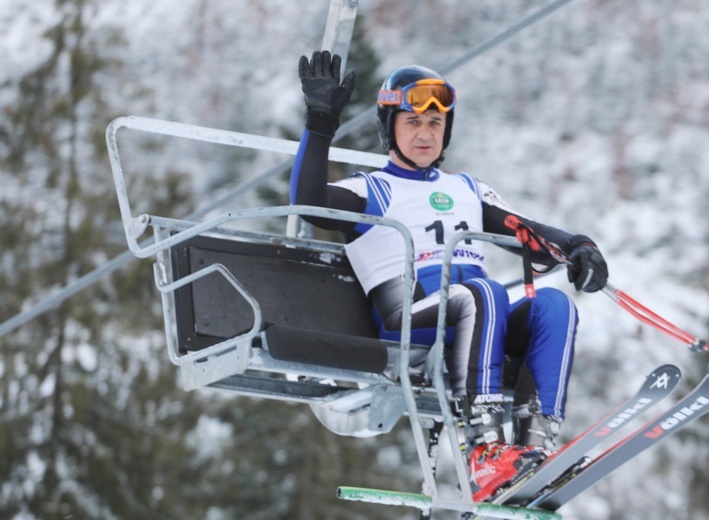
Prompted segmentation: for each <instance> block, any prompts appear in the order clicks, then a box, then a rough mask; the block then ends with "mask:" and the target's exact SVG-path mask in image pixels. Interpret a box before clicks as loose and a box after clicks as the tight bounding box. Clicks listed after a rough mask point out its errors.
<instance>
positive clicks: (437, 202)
mask: <svg viewBox="0 0 709 520" xmlns="http://www.w3.org/2000/svg"><path fill="white" fill-rule="evenodd" d="M428 201H429V202H430V203H431V206H433V208H434V209H436V210H438V211H448V210H450V209H451V208H452V207H453V198H452V197H451V196H450V195H446V194H445V193H443V192H440V191H434V192H433V193H431V196H430V197H429V198H428Z"/></svg>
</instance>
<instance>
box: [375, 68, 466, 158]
mask: <svg viewBox="0 0 709 520" xmlns="http://www.w3.org/2000/svg"><path fill="white" fill-rule="evenodd" d="M426 79H437V80H443V81H445V79H444V78H443V76H441V75H440V74H438V73H437V72H436V71H434V70H431V69H429V68H426V67H421V66H420V65H407V66H404V67H399V68H397V69H394V70H393V71H392V72H391V73H390V74H389V76H387V78H386V79H385V80H384V83H382V87H381V91H396V90H400V89H402V88H404V87H406V86H408V85H411V84H413V83H416V82H417V81H420V80H426ZM404 110H406V109H404V108H402V107H400V106H397V105H389V104H382V103H377V128H378V130H379V140H380V141H381V143H382V147H383V148H384V150H385V151H387V152H388V151H389V150H394V151H395V152H396V154H397V155H398V156H399V157H401V158H402V159H403V160H405V161H407V162H408V159H406V158H405V157H403V156H402V154H401V152H400V151H399V147H398V146H397V144H396V136H395V135H394V114H395V113H396V112H402V111H404ZM454 110H455V109H454V108H451V109H450V110H449V111H448V112H446V114H447V117H446V128H445V131H444V134H443V149H442V150H441V157H440V158H439V159H438V160H437V161H436V162H435V163H434V164H433V165H432V166H437V165H438V164H440V163H441V162H442V161H443V153H442V152H443V150H445V149H446V148H447V147H448V144H449V143H450V140H451V128H452V127H453V113H454Z"/></svg>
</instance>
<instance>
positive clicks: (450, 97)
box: [377, 79, 456, 114]
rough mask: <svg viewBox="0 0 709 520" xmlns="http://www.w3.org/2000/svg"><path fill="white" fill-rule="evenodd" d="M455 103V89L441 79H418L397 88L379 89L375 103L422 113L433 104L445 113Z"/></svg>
mask: <svg viewBox="0 0 709 520" xmlns="http://www.w3.org/2000/svg"><path fill="white" fill-rule="evenodd" d="M455 103H456V96H455V89H454V88H453V87H452V86H451V85H450V84H449V83H446V82H445V81H443V80H442V79H420V80H418V81H416V82H414V83H411V84H410V85H406V86H405V87H403V88H401V89H397V90H384V89H382V90H380V91H379V96H378V97H377V104H378V105H382V106H398V107H400V108H401V109H402V110H406V111H407V112H413V113H415V114H423V113H424V112H425V111H426V110H428V109H429V108H431V105H435V106H436V107H437V108H438V111H439V112H441V113H446V112H448V111H449V110H451V109H452V108H453V107H454V106H455Z"/></svg>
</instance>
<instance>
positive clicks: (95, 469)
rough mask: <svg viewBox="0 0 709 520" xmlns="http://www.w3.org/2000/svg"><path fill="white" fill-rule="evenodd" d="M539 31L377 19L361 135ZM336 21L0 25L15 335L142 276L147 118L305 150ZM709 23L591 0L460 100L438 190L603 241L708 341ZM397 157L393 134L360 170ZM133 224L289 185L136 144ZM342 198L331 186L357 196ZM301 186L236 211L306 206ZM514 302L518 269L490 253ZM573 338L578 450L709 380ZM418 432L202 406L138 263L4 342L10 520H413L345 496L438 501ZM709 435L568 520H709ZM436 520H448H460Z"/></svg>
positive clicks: (410, 14) (94, 3) (1, 381)
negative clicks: (387, 107)
mask: <svg viewBox="0 0 709 520" xmlns="http://www.w3.org/2000/svg"><path fill="white" fill-rule="evenodd" d="M543 5H545V3H544V2H542V1H539V0H535V1H529V0H525V1H522V0H505V1H500V0H477V1H475V2H472V1H458V0H445V1H443V0H438V1H422V2H415V3H414V2H401V1H394V0H365V1H362V2H361V5H360V7H359V16H358V19H357V23H356V26H355V34H354V39H353V43H352V47H351V50H350V55H349V59H348V69H349V70H351V69H356V70H357V72H358V76H359V80H358V85H357V91H356V93H355V96H354V98H353V100H352V103H351V105H350V106H349V107H348V109H347V111H346V112H345V119H348V118H351V117H353V116H354V115H356V114H357V113H359V112H361V111H362V110H364V109H366V108H368V107H370V106H371V105H372V103H373V102H374V99H375V96H376V91H377V88H378V85H379V84H380V83H381V81H382V79H383V77H384V76H385V75H386V73H387V72H388V71H389V70H391V69H392V68H393V67H396V66H400V65H404V64H409V63H418V64H422V65H426V66H429V67H433V68H437V67H441V66H443V65H445V64H447V63H449V62H450V61H451V60H453V59H454V58H456V57H458V56H460V55H462V54H463V53H465V52H466V51H467V50H469V49H470V48H471V47H473V46H474V45H476V44H478V43H480V42H482V41H484V40H485V39H487V38H489V37H491V36H493V35H495V34H497V33H499V32H501V31H503V30H504V29H506V28H508V27H509V26H510V25H512V24H513V23H515V22H517V21H518V20H520V19H521V18H523V17H524V16H526V15H527V14H529V13H530V12H532V11H534V10H535V9H538V8H540V7H542V6H543ZM328 7H329V2H327V1H326V0H319V1H317V2H315V1H314V2H292V1H286V0H266V1H262V2H248V1H245V0H236V1H234V0H232V1H226V0H186V1H183V2H179V3H176V2H170V1H168V0H155V1H152V2H144V1H139V0H101V1H98V0H33V1H32V2H26V1H24V0H3V2H2V3H0V266H1V267H2V268H1V269H0V324H3V323H4V324H7V323H10V321H9V320H13V319H15V318H16V317H17V316H21V315H22V313H26V312H28V311H31V310H32V309H34V308H36V306H37V305H39V304H41V303H42V302H43V301H45V299H46V298H47V297H51V296H52V295H56V294H57V293H58V291H60V290H61V289H62V288H64V287H67V286H72V284H74V283H76V281H77V280H79V279H81V277H82V276H85V275H87V274H88V273H91V272H94V270H96V269H98V268H101V267H102V266H105V265H106V264H107V262H109V261H111V260H112V259H114V258H116V257H118V256H119V255H121V254H123V253H124V252H125V250H126V245H125V239H124V236H123V229H122V226H121V222H120V217H119V212H118V205H117V202H116V197H115V193H114V188H113V183H112V179H111V173H110V167H109V162H108V158H107V154H106V145H105V139H104V132H105V129H106V126H107V125H108V123H109V122H110V121H111V120H112V119H114V118H115V117H118V116H123V115H138V116H144V117H151V118H157V119H164V120H171V121H177V122H181V123H189V124H196V125H201V126H207V127H213V128H220V129H225V130H234V131H241V132H247V133H253V134H258V135H266V136H271V137H281V138H288V139H296V140H297V139H298V138H299V135H300V132H301V130H302V121H303V119H302V116H303V103H302V94H301V92H300V85H299V80H298V76H297V61H298V58H299V57H300V55H301V54H306V55H308V54H310V52H312V50H314V49H317V48H318V47H319V45H320V42H321V41H322V35H323V31H324V28H325V21H326V16H327V10H328ZM707 26H709V5H708V4H707V3H706V2H696V1H694V0H674V1H670V0H622V1H620V0H575V1H572V2H570V3H569V4H568V5H566V6H564V7H563V8H562V9H560V10H559V11H558V12H556V13H554V14H553V15H551V16H549V17H548V18H546V19H544V20H542V21H540V22H538V23H536V24H534V25H533V26H531V27H528V28H526V29H525V30H524V31H522V32H521V33H520V34H518V35H517V36H515V37H514V38H512V39H511V40H510V41H508V42H505V43H503V44H501V45H499V46H497V47H495V48H493V49H491V50H489V51H487V52H486V53H484V54H483V55H481V56H479V57H477V58H475V59H474V60H472V61H469V62H467V63H465V64H464V65H462V66H460V67H458V68H456V69H455V70H453V71H452V72H450V73H449V74H448V75H447V79H448V80H449V81H450V82H451V83H452V84H454V85H455V87H456V88H457V91H458V96H459V106H458V107H457V108H456V120H455V130H454V138H453V140H452V144H451V147H450V149H449V152H448V153H447V159H446V162H445V163H444V168H445V169H446V170H448V171H455V170H457V169H462V170H465V171H470V172H472V173H473V174H474V175H476V176H478V177H479V178H481V179H483V180H485V181H486V182H488V183H490V184H492V185H493V186H494V187H495V188H496V189H497V190H498V191H499V192H500V193H502V194H503V196H504V197H505V198H506V200H507V202H509V203H510V204H511V205H512V206H513V207H515V208H517V209H519V210H520V211H523V212H524V213H526V214H528V215H530V216H532V217H535V218H538V219H539V220H541V221H543V222H545V223H549V224H552V225H557V226H559V227H563V228H565V229H568V230H571V231H575V232H583V233H585V234H588V235H590V236H591V237H593V238H594V239H595V240H596V241H597V242H598V244H599V245H600V247H601V249H602V250H603V251H604V253H605V255H606V257H607V260H608V262H609V265H610V272H611V280H612V281H613V282H614V283H615V284H616V285H617V286H619V287H621V288H622V289H624V290H626V291H627V292H629V293H630V294H632V295H634V296H635V297H637V298H638V299H639V300H640V301H642V302H644V303H646V304H648V305H649V306H650V307H652V308H653V309H655V310H656V311H658V312H659V313H660V314H662V315H664V316H666V317H667V318H669V319H670V320H671V321H674V322H676V323H677V324H679V325H680V326H682V327H683V328H686V329H688V330H691V331H692V332H693V333H695V334H697V335H699V336H704V337H707V336H708V335H709V334H707V330H708V329H709V223H708V222H709V221H708V219H707V215H706V208H707V200H708V197H709V166H708V165H709V133H708V130H709V60H707V59H706V57H707V56H708V55H709V33H708V32H707V31H706V27H707ZM341 145H343V146H348V147H352V148H356V149H360V150H369V151H377V152H379V151H380V148H379V147H378V141H377V138H376V130H375V126H374V123H373V121H372V123H371V124H370V125H369V126H367V127H366V128H365V129H364V130H363V131H362V132H361V135H359V136H357V138H356V139H355V138H350V139H348V141H347V143H341ZM124 153H125V155H126V156H127V157H128V159H127V160H128V164H129V168H128V170H127V171H128V172H129V174H130V177H129V189H130V191H131V193H132V194H134V195H135V196H136V198H137V199H138V200H139V202H138V206H139V207H138V208H136V212H140V211H147V210H150V211H151V212H153V213H157V214H162V215H169V216H175V217H182V216H185V215H187V214H189V213H190V212H192V211H195V210H202V209H204V208H210V209H214V210H217V209H222V210H223V209H227V206H225V207H224V208H213V207H211V206H213V205H214V203H213V201H215V200H217V199H219V198H220V196H222V195H223V194H224V193H229V192H230V191H233V190H234V189H235V187H238V186H239V185H240V183H244V182H246V181H249V180H253V179H254V178H257V177H258V176H259V174H260V173H262V172H263V171H264V170H266V169H267V168H268V167H269V166H271V165H273V164H275V163H276V162H277V161H280V160H282V159H283V158H282V157H273V156H272V155H269V154H265V153H256V152H253V151H243V150H235V149H226V150H224V149H215V148H213V147H211V146H206V145H203V146H197V145H191V144H186V143H185V142H184V141H176V140H174V139H173V140H170V139H161V138H157V137H150V138H146V137H145V136H140V137H130V138H127V139H126V141H125V152H124ZM346 173H347V172H346V171H344V170H343V171H338V173H337V175H345V174H346ZM286 195H287V172H286V173H284V174H283V175H282V176H280V177H278V178H273V179H270V180H269V181H268V182H267V183H264V184H262V185H260V187H259V188H258V189H256V190H249V191H242V192H238V195H235V196H234V198H233V200H230V201H229V204H228V207H245V206H255V205H263V204H267V205H270V204H281V203H285V202H286V200H287V198H286ZM493 259H494V260H495V261H494V262H493V274H494V276H495V277H496V278H499V279H503V280H504V279H509V278H513V277H517V276H518V275H519V264H518V263H517V262H515V261H510V260H509V259H508V257H507V256H506V255H503V254H500V256H499V257H498V256H496V255H495V254H493ZM543 283H545V284H548V285H553V286H556V287H559V288H563V289H564V290H565V291H568V293H569V294H570V295H571V296H572V297H573V298H574V300H575V301H576V303H577V305H578V307H579V310H580V314H581V323H580V327H579V338H578V342H577V358H576V362H575V365H574V372H573V377H572V382H571V386H570V397H569V408H568V419H567V421H566V423H565V427H564V436H565V438H566V439H568V438H569V437H570V436H572V435H573V434H575V433H578V432H580V431H581V430H582V429H583V427H584V426H585V425H587V424H589V422H590V421H591V420H593V419H594V418H596V417H598V416H599V415H600V414H601V413H603V411H604V410H606V409H607V408H608V407H609V406H611V405H612V404H615V403H618V402H620V401H621V400H622V399H624V398H625V397H626V396H627V395H628V394H629V393H630V392H632V391H633V390H634V389H635V387H637V386H638V384H639V383H640V381H641V380H642V378H643V377H644V375H645V374H646V373H648V372H649V371H650V370H652V368H654V367H655V366H657V365H659V364H662V363H668V362H672V363H676V364H677V365H678V366H679V367H680V368H681V369H682V371H683V373H684V382H683V384H682V387H681V389H680V392H678V393H683V392H686V390H687V389H688V388H689V387H690V386H691V385H692V384H693V383H696V382H697V381H698V380H699V379H700V378H701V377H703V375H704V374H706V373H707V371H708V369H709V361H708V360H707V359H708V358H707V356H706V355H704V356H702V355H699V354H693V353H690V352H688V351H687V350H686V349H684V347H682V346H681V344H679V343H677V342H675V341H674V340H672V339H670V338H668V337H666V336H664V335H661V334H660V333H658V332H656V331H654V330H652V329H648V328H647V327H644V326H641V325H639V324H638V323H637V322H636V321H634V320H633V319H632V318H631V317H630V316H629V315H627V314H624V313H622V312H621V311H620V310H619V309H618V308H617V307H616V306H614V305H613V304H612V302H610V300H608V299H607V298H605V297H604V296H602V295H587V294H578V293H575V292H574V291H573V289H572V288H570V287H569V286H568V284H567V283H566V280H565V275H563V274H560V275H553V276H551V277H549V278H548V279H546V280H545V281H544V282H543ZM406 426H407V425H406V422H405V421H402V424H401V425H400V427H398V428H397V429H396V430H395V431H394V432H393V433H391V434H389V435H385V436H380V437H376V438H373V439H350V438H342V437H337V436H335V435H334V434H331V433H330V432H328V431H327V430H325V429H324V428H323V427H322V426H320V425H319V423H317V421H316V420H315V419H314V418H313V416H312V415H311V414H310V412H309V410H308V409H307V408H306V407H303V406H296V405H287V404H283V403H278V402H272V401H256V400H251V399H246V398H235V397H233V396H230V395H228V394H222V393H216V392H213V391H196V392H184V391H183V390H182V389H181V388H180V383H179V380H178V374H177V371H176V370H175V368H174V367H173V366H172V365H171V364H170V363H169V361H168V358H167V354H166V352H165V340H164V332H163V328H162V315H161V308H160V304H159V297H158V293H157V291H156V289H155V287H154V284H153V280H152V270H151V267H150V262H149V261H138V260H134V261H131V262H128V263H126V264H125V265H123V266H122V267H121V268H120V269H117V270H115V271H113V272H112V273H111V274H110V275H107V276H105V277H103V278H101V279H100V281H99V282H98V283H95V284H93V285H91V286H90V287H88V288H86V289H84V290H82V291H80V292H79V293H77V294H76V295H74V296H72V297H71V298H69V299H67V300H66V301H64V302H63V303H62V304H61V305H59V306H58V307H56V308H52V309H50V310H48V311H47V312H43V313H41V314H40V315H39V316H38V317H36V318H34V319H32V320H30V321H28V322H27V323H23V324H22V325H21V326H16V327H11V330H9V331H7V332H6V333H4V334H3V335H2V336H1V337H0V518H8V519H18V520H20V519H21V520H24V519H28V520H29V519H54V518H62V519H66V518H77V519H93V518H95V519H99V518H100V519H127V518H131V519H153V518H161V519H163V518H165V519H184V518H204V519H208V520H226V519H235V518H248V519H250V520H257V519H269V520H270V519H273V518H292V519H306V518H307V519H312V520H318V519H328V520H336V519H365V518H367V519H368V518H383V519H389V518H391V519H394V518H397V519H400V518H417V516H416V513H415V512H412V511H411V510H406V509H397V508H387V507H383V506H370V505H365V504H352V503H341V502H339V501H338V500H337V499H336V498H335V493H334V489H335V487H336V486H337V485H339V484H343V485H359V486H368V487H385V488H389V489H400V490H407V491H418V489H419V486H420V478H421V475H420V470H419V468H418V463H417V460H416V457H415V452H414V449H413V444H412V439H411V434H410V432H409V430H408V428H407V427H406ZM707 460H709V428H707V422H706V420H704V421H700V422H698V423H696V424H695V425H693V426H692V427H691V428H687V429H686V431H683V432H681V433H680V434H678V435H677V436H675V437H673V438H672V439H670V440H668V441H667V442H666V443H664V444H663V445H661V446H658V447H657V448H655V449H653V450H651V452H648V453H646V454H644V455H643V456H642V457H639V458H638V459H636V460H633V461H632V462H630V463H628V464H627V465H626V466H624V467H623V468H622V469H621V470H619V471H618V472H617V473H616V474H614V475H612V476H611V477H609V478H607V479H605V480H604V481H603V482H601V483H599V484H598V485H596V486H595V487H594V488H593V489H592V490H590V491H588V492H587V493H585V494H584V495H583V496H582V497H579V498H578V499H576V500H575V501H573V502H571V503H570V504H569V505H567V506H565V507H564V509H562V512H563V513H564V515H565V516H564V518H565V519H568V520H598V519H601V518H607V519H624V520H625V519H627V520H634V519H642V520H645V519H648V518H651V519H652V518H673V519H676V520H690V519H691V520H701V519H707V518H709V500H707V495H706V482H707V481H708V479H709V468H708V467H707V465H706V461H707ZM436 517H437V518H448V516H446V515H445V514H444V513H441V514H439V515H437V516H436Z"/></svg>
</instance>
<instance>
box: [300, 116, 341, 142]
mask: <svg viewBox="0 0 709 520" xmlns="http://www.w3.org/2000/svg"><path fill="white" fill-rule="evenodd" d="M339 127H340V118H339V117H337V116H336V115H335V114H331V113H329V112H320V111H319V110H306V112H305V128H307V129H308V130H310V131H311V132H312V133H314V134H318V135H322V136H323V137H330V138H332V137H334V136H335V132H336V131H337V129H338V128H339Z"/></svg>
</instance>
